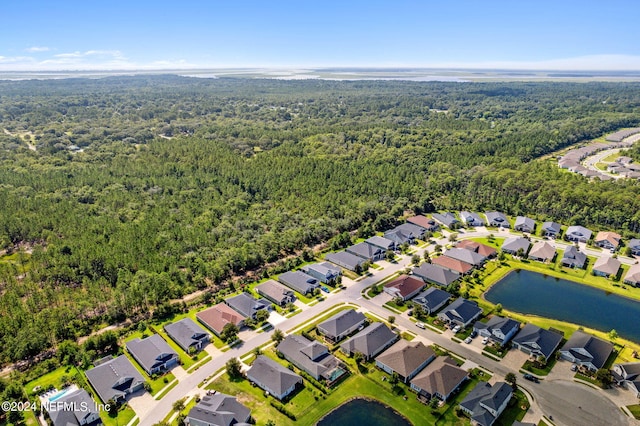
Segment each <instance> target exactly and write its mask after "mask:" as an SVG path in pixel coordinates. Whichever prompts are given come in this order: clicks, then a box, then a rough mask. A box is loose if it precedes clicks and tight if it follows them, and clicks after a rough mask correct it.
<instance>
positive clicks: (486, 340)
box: [482, 337, 489, 345]
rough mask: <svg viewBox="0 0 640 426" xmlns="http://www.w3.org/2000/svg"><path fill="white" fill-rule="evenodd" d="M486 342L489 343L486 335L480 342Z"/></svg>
mask: <svg viewBox="0 0 640 426" xmlns="http://www.w3.org/2000/svg"><path fill="white" fill-rule="evenodd" d="M487 343H489V338H488V337H483V338H482V344H483V345H486V344H487Z"/></svg>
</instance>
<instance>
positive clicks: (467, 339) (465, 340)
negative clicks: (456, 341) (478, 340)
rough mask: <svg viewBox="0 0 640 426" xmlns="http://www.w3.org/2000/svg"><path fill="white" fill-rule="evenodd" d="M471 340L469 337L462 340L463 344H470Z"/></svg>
mask: <svg viewBox="0 0 640 426" xmlns="http://www.w3.org/2000/svg"><path fill="white" fill-rule="evenodd" d="M472 340H473V339H471V336H469V337H467V338H466V339H464V342H465V343H471V341H472Z"/></svg>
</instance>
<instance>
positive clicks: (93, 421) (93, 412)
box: [42, 389, 102, 426]
mask: <svg viewBox="0 0 640 426" xmlns="http://www.w3.org/2000/svg"><path fill="white" fill-rule="evenodd" d="M42 409H44V410H46V411H47V413H48V414H49V418H50V419H51V422H52V423H53V426H76V425H77V426H80V425H82V426H90V425H98V424H102V423H101V422H100V414H99V413H98V410H97V409H96V402H95V401H94V400H93V398H91V395H89V392H87V391H86V390H84V389H75V390H73V391H67V393H65V394H64V395H63V396H62V397H60V398H58V399H56V400H55V401H52V402H50V405H46V404H43V405H42Z"/></svg>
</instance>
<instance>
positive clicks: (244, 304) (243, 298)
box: [224, 292, 271, 319]
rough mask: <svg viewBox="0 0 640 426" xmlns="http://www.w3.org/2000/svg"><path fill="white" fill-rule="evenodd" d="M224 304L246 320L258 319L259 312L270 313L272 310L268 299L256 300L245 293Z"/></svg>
mask: <svg viewBox="0 0 640 426" xmlns="http://www.w3.org/2000/svg"><path fill="white" fill-rule="evenodd" d="M224 303H226V304H227V305H229V307H230V308H232V309H233V310H234V311H236V312H238V313H239V314H241V315H242V316H244V317H245V318H253V319H256V314H257V313H258V311H266V312H267V313H268V312H269V310H271V302H269V301H268V300H266V299H254V298H253V297H252V296H251V295H250V294H248V293H244V292H243V293H240V294H239V295H237V296H233V297H228V298H226V299H224Z"/></svg>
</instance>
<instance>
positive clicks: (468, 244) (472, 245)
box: [456, 240, 498, 259]
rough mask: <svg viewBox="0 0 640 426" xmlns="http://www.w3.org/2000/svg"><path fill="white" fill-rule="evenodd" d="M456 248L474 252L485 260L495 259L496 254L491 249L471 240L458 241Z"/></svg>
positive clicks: (494, 250)
mask: <svg viewBox="0 0 640 426" xmlns="http://www.w3.org/2000/svg"><path fill="white" fill-rule="evenodd" d="M456 248H459V249H465V250H471V251H474V252H476V253H478V254H480V255H482V256H484V257H485V259H489V258H492V257H495V255H496V254H497V253H498V252H497V251H496V249H494V248H493V247H491V246H488V245H486V244H482V243H478V242H476V241H473V240H462V241H458V242H457V243H456Z"/></svg>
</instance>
